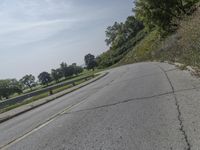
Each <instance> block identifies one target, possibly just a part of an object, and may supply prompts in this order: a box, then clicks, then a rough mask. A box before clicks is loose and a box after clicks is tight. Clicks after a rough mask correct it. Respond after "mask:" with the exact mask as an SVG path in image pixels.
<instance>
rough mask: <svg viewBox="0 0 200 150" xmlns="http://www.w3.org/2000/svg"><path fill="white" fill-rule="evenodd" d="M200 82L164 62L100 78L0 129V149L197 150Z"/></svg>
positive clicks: (124, 68) (125, 68) (130, 67)
mask: <svg viewBox="0 0 200 150" xmlns="http://www.w3.org/2000/svg"><path fill="white" fill-rule="evenodd" d="M199 87H200V81H199V79H197V78H195V77H192V76H191V75H190V73H189V72H187V71H181V70H179V69H177V68H175V67H174V66H173V65H169V64H166V63H156V62H153V63H138V64H132V65H126V66H122V67H118V68H115V69H111V70H109V74H108V75H107V76H105V77H103V78H102V79H100V80H98V81H96V82H94V83H92V84H90V85H88V86H86V87H83V88H81V89H79V90H77V91H75V92H73V93H70V94H68V95H66V96H63V97H61V98H59V99H57V100H55V101H52V102H50V103H48V104H45V105H43V106H41V107H39V108H36V109H34V110H31V111H29V112H27V113H24V114H22V115H20V116H18V117H15V118H13V119H11V120H8V121H6V122H4V123H2V124H0V149H11V150H45V149H46V150H198V149H200V102H199V101H200V92H199Z"/></svg>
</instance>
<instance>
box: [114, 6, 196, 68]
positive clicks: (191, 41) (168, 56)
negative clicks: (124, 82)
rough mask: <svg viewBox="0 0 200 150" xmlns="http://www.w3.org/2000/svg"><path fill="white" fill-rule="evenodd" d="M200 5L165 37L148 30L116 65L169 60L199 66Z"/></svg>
mask: <svg viewBox="0 0 200 150" xmlns="http://www.w3.org/2000/svg"><path fill="white" fill-rule="evenodd" d="M199 14H200V7H198V8H197V10H196V11H195V12H194V13H193V14H192V15H191V16H187V17H185V18H184V19H183V20H182V21H181V22H180V26H179V29H178V30H177V31H176V32H175V33H174V34H172V35H169V36H167V37H165V38H161V37H160V36H159V32H158V31H156V30H155V31H152V32H150V33H149V34H148V35H147V36H146V37H145V38H144V39H142V40H141V41H140V42H139V43H138V44H137V45H136V46H134V47H133V48H132V50H131V51H129V52H128V53H127V54H126V55H125V56H124V57H123V58H122V59H121V60H120V61H119V62H118V63H117V64H116V65H123V64H128V63H134V62H140V61H151V60H159V61H165V60H167V61H171V62H180V63H183V64H185V65H191V66H196V67H200V15H199Z"/></svg>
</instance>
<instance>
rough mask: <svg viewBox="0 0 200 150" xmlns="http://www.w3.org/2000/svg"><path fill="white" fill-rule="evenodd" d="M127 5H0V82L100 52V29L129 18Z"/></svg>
mask: <svg viewBox="0 0 200 150" xmlns="http://www.w3.org/2000/svg"><path fill="white" fill-rule="evenodd" d="M132 7H133V0H98V1H97V0H0V79H7V78H17V79H20V78H21V77H23V76H24V75H26V74H33V75H35V76H38V74H39V73H41V72H42V71H48V72H50V71H51V69H53V68H58V67H59V64H60V63H61V62H67V64H72V63H74V62H75V63H77V64H79V65H82V64H84V56H85V55H86V54H88V53H91V54H94V55H95V56H97V55H99V54H101V53H102V52H104V51H106V50H107V49H108V47H107V46H106V43H105V38H106V37H105V30H106V28H107V27H108V26H110V25H113V24H114V22H115V21H117V22H122V21H125V20H126V18H127V17H128V16H130V15H132V12H131V10H132Z"/></svg>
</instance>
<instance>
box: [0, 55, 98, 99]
mask: <svg viewBox="0 0 200 150" xmlns="http://www.w3.org/2000/svg"><path fill="white" fill-rule="evenodd" d="M84 61H85V65H86V67H85V68H83V67H81V66H78V65H77V64H76V63H73V64H71V65H67V63H65V62H62V63H61V64H60V67H59V68H56V69H51V72H50V73H49V72H46V71H44V72H41V73H40V74H39V75H38V77H37V78H38V81H36V78H35V76H34V75H32V74H28V75H25V76H23V77H22V78H21V79H20V80H19V81H18V80H17V79H6V80H0V100H1V99H4V98H6V99H8V98H9V97H10V96H11V95H13V94H15V93H17V94H21V93H23V91H24V90H25V89H30V91H32V90H33V88H34V87H36V86H37V85H44V86H48V85H49V84H50V83H52V82H53V81H55V82H56V83H58V82H61V81H63V80H65V79H67V78H69V77H72V76H77V75H79V74H80V73H82V72H83V71H84V69H88V70H90V69H92V70H94V68H95V67H96V66H97V62H96V58H95V56H94V55H92V54H87V55H85V57H84Z"/></svg>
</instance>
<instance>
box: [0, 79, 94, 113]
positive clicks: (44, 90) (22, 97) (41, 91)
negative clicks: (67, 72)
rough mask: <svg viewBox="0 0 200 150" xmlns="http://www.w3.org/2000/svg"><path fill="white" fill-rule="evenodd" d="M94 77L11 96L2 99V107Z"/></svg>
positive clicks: (0, 103)
mask: <svg viewBox="0 0 200 150" xmlns="http://www.w3.org/2000/svg"><path fill="white" fill-rule="evenodd" d="M93 77H94V75H89V76H86V77H83V78H80V79H76V80H71V81H65V82H61V83H58V84H56V85H52V86H49V87H46V88H43V89H40V90H37V91H33V92H30V93H27V94H23V95H20V96H18V97H14V98H10V99H7V100H4V101H1V102H0V109H2V108H5V107H7V106H10V105H14V104H17V103H21V102H24V101H26V100H28V99H30V98H31V97H33V96H37V95H40V94H43V93H46V92H49V95H52V94H53V90H55V89H57V88H60V87H63V86H66V85H70V84H72V85H73V86H75V85H76V82H79V81H82V80H86V81H87V80H88V79H90V78H93Z"/></svg>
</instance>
